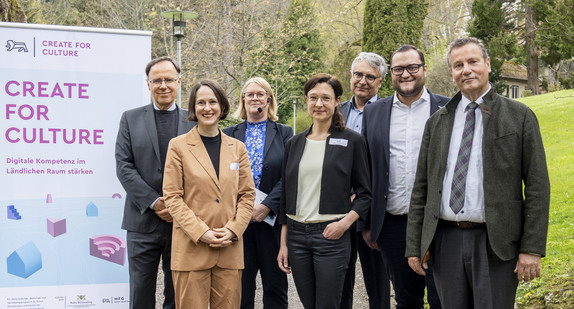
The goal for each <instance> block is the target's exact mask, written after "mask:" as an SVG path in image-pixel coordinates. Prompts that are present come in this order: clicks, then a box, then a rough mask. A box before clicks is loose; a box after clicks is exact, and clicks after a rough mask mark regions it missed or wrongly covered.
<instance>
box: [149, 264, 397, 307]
mask: <svg viewBox="0 0 574 309" xmlns="http://www.w3.org/2000/svg"><path fill="white" fill-rule="evenodd" d="M287 278H288V281H289V291H288V298H289V309H303V305H301V302H300V301H299V296H298V295H297V290H296V289H295V283H293V276H292V275H288V276H287ZM157 286H158V288H157V293H156V299H157V303H156V306H155V307H156V309H162V307H161V304H162V303H163V272H162V270H161V265H160V268H159V272H158V280H157ZM262 298H263V289H262V288H261V279H260V278H259V276H258V277H257V290H256V291H255V308H257V309H262V308H263V303H262V302H261V299H262ZM392 307H393V308H394V304H393V306H392ZM353 308H356V309H368V308H369V299H368V297H367V291H366V290H365V283H364V282H363V272H362V271H361V265H360V262H359V260H357V265H356V279H355V290H354V291H353Z"/></svg>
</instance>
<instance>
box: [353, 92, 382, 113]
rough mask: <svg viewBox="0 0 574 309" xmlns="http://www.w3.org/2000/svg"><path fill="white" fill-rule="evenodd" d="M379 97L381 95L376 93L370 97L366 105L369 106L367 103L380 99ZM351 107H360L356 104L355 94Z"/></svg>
mask: <svg viewBox="0 0 574 309" xmlns="http://www.w3.org/2000/svg"><path fill="white" fill-rule="evenodd" d="M378 99H379V95H378V94H375V95H374V96H373V97H372V98H370V99H369V101H367V103H365V106H367V105H369V104H371V103H373V102H375V101H376V100H378ZM363 108H364V107H363ZM351 109H356V110H358V109H357V106H355V96H353V97H352V98H351Z"/></svg>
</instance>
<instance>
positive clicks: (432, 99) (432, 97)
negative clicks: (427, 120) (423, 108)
mask: <svg viewBox="0 0 574 309" xmlns="http://www.w3.org/2000/svg"><path fill="white" fill-rule="evenodd" d="M427 91H428V89H427ZM428 93H429V96H430V114H431V116H432V114H434V113H435V112H436V111H438V110H439V108H441V107H442V106H439V105H438V102H439V100H437V98H436V97H435V95H434V94H432V92H430V91H428Z"/></svg>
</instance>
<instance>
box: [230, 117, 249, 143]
mask: <svg viewBox="0 0 574 309" xmlns="http://www.w3.org/2000/svg"><path fill="white" fill-rule="evenodd" d="M246 130H247V121H244V122H242V123H240V124H238V125H237V127H236V128H235V130H234V131H233V137H235V138H236V139H238V140H240V141H242V142H245V131H246Z"/></svg>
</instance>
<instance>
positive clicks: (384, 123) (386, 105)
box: [373, 96, 393, 166]
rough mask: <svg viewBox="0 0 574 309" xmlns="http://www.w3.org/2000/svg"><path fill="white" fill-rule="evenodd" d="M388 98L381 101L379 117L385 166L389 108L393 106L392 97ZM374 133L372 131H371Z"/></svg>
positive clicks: (389, 118)
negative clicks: (381, 108) (381, 109)
mask: <svg viewBox="0 0 574 309" xmlns="http://www.w3.org/2000/svg"><path fill="white" fill-rule="evenodd" d="M389 98H390V99H389V100H384V101H383V102H382V103H383V115H382V117H381V124H382V126H383V127H382V130H381V134H382V136H383V154H384V156H385V161H386V162H387V166H389V155H390V151H391V147H390V141H389V140H390V133H391V110H392V107H393V97H392V96H390V97H389ZM373 133H374V132H373Z"/></svg>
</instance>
